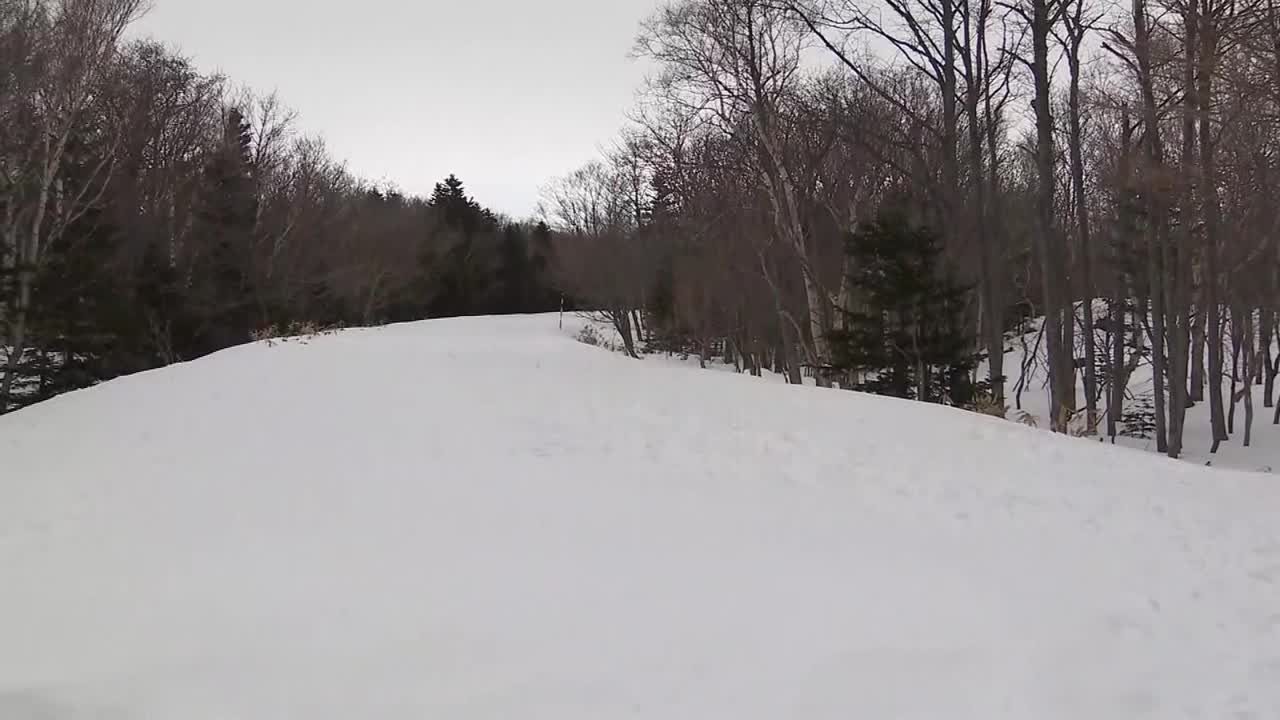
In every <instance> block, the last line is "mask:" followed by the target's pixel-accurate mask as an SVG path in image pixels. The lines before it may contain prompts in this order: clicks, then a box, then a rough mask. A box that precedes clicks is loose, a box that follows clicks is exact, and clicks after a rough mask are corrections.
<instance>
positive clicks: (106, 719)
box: [0, 316, 1280, 720]
mask: <svg viewBox="0 0 1280 720" xmlns="http://www.w3.org/2000/svg"><path fill="white" fill-rule="evenodd" d="M568 333H569V331H567V330H566V331H560V330H557V328H556V320H555V318H554V316H533V317H523V318H505V319H500V318H476V319H460V320H446V321H433V322H426V323H418V324H410V325H400V326H393V327H388V328H383V329H376V330H360V331H348V332H344V333H340V334H337V335H333V336H326V337H319V338H315V339H312V340H309V341H291V342H284V343H276V344H273V345H272V346H267V345H265V344H258V345H252V346H247V347H242V348H237V349H233V350H229V351H226V352H223V353H219V354H217V355H214V356H212V357H209V358H207V359H205V360H202V361H199V362H194V363H190V364H187V365H183V366H177V367H172V368H168V369H165V370H160V371H155V372H150V373H145V374H143V375H138V376H134V377H130V378H126V379H122V380H118V381H115V382H111V383H107V384H105V385H102V386H99V387H97V388H94V389H92V390H88V391H84V392H79V393H74V394H71V395H67V396H63V397H60V398H58V399H55V400H53V401H51V402H48V403H45V404H43V405H39V406H36V407H33V408H30V409H28V410H25V411H22V412H19V413H15V414H13V415H10V416H6V417H3V418H0V569H2V572H3V591H2V592H0V718H3V719H4V720H81V719H85V720H88V719H92V720H143V719H146V720H153V719H158V720H170V719H172V720H227V719H234V720H281V719H295V718H296V719H299V720H350V719H352V718H360V719H361V720H383V719H386V720H390V719H392V718H396V719H400V718H448V719H449V720H461V719H467V720H470V719H479V718H491V719H493V720H511V719H513V718H531V719H532V718H536V719H546V720H552V719H554V720H577V719H581V720H601V719H608V718H622V717H626V718H645V719H652V720H708V719H712V718H733V719H735V720H752V719H756V718H758V719H760V720H764V719H771V720H772V719H775V718H804V719H806V720H814V719H822V718H831V719H833V720H834V719H836V718H839V719H841V720H847V719H848V718H930V719H932V718H945V719H946V720H966V719H973V720H991V719H992V718H1018V719H1034V720H1040V719H1057V718H1061V719H1063V720H1068V719H1070V720H1078V719H1079V718H1090V719H1091V720H1099V719H1107V718H1116V719H1120V718H1123V719H1125V720H1133V719H1134V718H1161V719H1167V718H1184V717H1185V718H1191V717H1204V718H1222V717H1228V716H1230V717H1254V718H1270V717H1277V716H1280V585H1278V584H1277V583H1280V523H1278V522H1277V520H1276V519H1277V517H1280V495H1278V492H1277V490H1276V487H1275V485H1274V479H1273V478H1269V477H1266V476H1262V475H1251V474H1245V473H1227V472H1221V471H1215V470H1208V469H1204V468H1199V467H1194V466H1190V465H1187V464H1183V463H1174V462H1170V461H1167V460H1164V459H1161V458H1159V457H1154V456H1151V455H1149V454H1144V453H1139V452H1133V451H1128V450H1124V449H1118V448H1110V447H1105V446H1099V445H1098V444H1097V443H1091V442H1088V441H1084V440H1074V439H1069V438H1062V437H1055V436H1052V435H1049V434H1047V433H1044V432H1041V431H1035V430H1031V429H1028V428H1024V427H1020V426H1018V425H1017V424H1015V423H1009V422H1002V421H998V420H994V419H989V418H983V417H979V416H975V415H972V414H967V413H963V412H959V411H952V410H947V409H944V408H938V407H928V406H924V405H918V404H910V403H905V402H899V401H894V400H888V399H884V398H876V397H869V396H864V395H859V394H854V393H847V392H840V391H828V390H817V389H811V388H794V387H786V386H781V385H776V384H771V383H767V382H760V381H758V380H754V379H752V378H747V377H742V376H735V375H732V374H726V373H708V372H699V371H697V370H691V369H683V368H669V367H663V366H662V365H661V363H655V362H651V361H634V360H628V359H626V358H624V357H622V356H620V355H617V354H611V353H609V352H606V351H603V350H600V349H597V348H591V347H588V346H586V345H583V344H581V343H577V342H574V341H573V340H572V339H571V338H570V337H568V336H567V335H568Z"/></svg>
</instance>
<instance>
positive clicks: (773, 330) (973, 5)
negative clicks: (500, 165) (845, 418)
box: [548, 0, 1280, 457]
mask: <svg viewBox="0 0 1280 720" xmlns="http://www.w3.org/2000/svg"><path fill="white" fill-rule="evenodd" d="M635 53H636V54H637V55H638V56H640V57H643V58H647V59H648V60H649V61H651V62H652V63H653V64H654V65H655V67H656V68H657V71H656V72H655V73H654V75H653V77H652V79H651V81H650V83H649V86H648V87H647V88H646V92H645V94H644V99H643V100H642V102H641V103H640V106H639V107H638V108H637V110H636V111H635V112H634V113H633V116H634V118H635V122H634V124H633V125H632V126H630V127H627V128H624V129H622V131H621V132H620V135H619V139H618V141H617V142H616V146H615V149H614V150H613V151H612V152H610V153H609V154H608V155H607V156H606V157H602V158H601V159H600V160H599V161H598V162H596V163H593V164H592V165H591V166H589V167H586V168H583V169H582V170H580V171H578V172H576V173H573V174H571V175H569V176H567V177H565V178H562V179H560V180H559V181H557V182H556V183H555V184H554V185H553V186H552V187H551V188H550V190H549V193H548V194H549V205H548V207H549V216H550V217H552V218H554V219H555V221H556V222H554V223H553V227H555V228H560V229H563V230H565V231H567V232H571V233H573V234H575V235H577V236H579V237H581V238H582V239H583V240H584V242H583V247H585V248H587V250H586V255H584V256H583V257H582V258H580V261H581V262H584V263H587V264H588V265H590V270H589V271H582V272H572V271H571V272H569V273H568V274H567V276H566V277H567V278H568V279H569V281H570V286H571V287H574V288H575V289H576V291H577V292H578V294H579V295H580V296H581V297H582V298H583V299H584V300H586V301H588V302H589V303H590V304H591V305H592V306H593V307H603V308H605V309H606V310H608V311H610V313H611V317H613V318H614V319H615V322H614V325H615V326H616V328H617V329H618V331H619V333H621V334H622V335H623V337H624V338H627V337H628V336H629V335H631V334H632V333H634V332H636V331H635V330H634V328H635V326H636V325H637V324H639V323H644V325H643V328H642V330H640V331H639V332H640V333H641V334H642V335H645V336H650V335H651V336H653V337H655V338H657V339H658V340H659V341H660V343H661V342H673V341H674V342H678V343H681V344H683V345H684V346H685V348H686V350H689V348H690V347H692V348H693V350H695V351H698V352H700V353H701V354H702V355H703V357H704V358H705V357H709V356H718V355H720V354H721V353H723V356H724V357H725V358H727V359H730V361H732V362H734V363H736V364H737V365H738V366H739V367H740V368H742V369H743V370H744V371H748V372H754V373H759V372H761V370H762V369H767V370H772V371H776V372H781V373H785V374H787V375H788V377H789V379H790V380H791V381H792V382H802V381H803V380H804V378H806V377H811V378H813V381H814V382H816V383H817V384H819V385H826V386H832V385H834V386H839V387H845V388H854V389H865V390H871V391H874V392H882V393H885V394H891V395H897V396H900V397H910V398H915V399H919V400H930V401H935V402H945V403H948V404H953V405H958V406H962V407H967V408H970V409H975V410H979V411H982V412H988V413H991V414H995V415H1000V416H1004V415H1005V414H1006V413H1007V412H1008V409H1009V408H1008V399H1007V398H1005V397H1004V394H1005V380H1006V379H1007V378H1010V377H1014V378H1016V377H1018V375H1019V373H1026V371H1027V368H1026V367H1025V366H1024V367H1007V366H1006V363H1005V359H1006V355H1007V354H1009V352H1010V350H1011V344H1012V340H1013V338H1014V337H1025V334H1026V333H1027V332H1028V331H1029V330H1030V329H1032V328H1037V332H1036V333H1035V345H1034V347H1035V350H1034V352H1033V354H1032V358H1033V360H1034V362H1035V363H1038V364H1039V365H1041V370H1040V373H1041V376H1042V377H1044V378H1045V379H1046V380H1047V391H1048V394H1049V397H1050V415H1051V417H1050V418H1049V422H1050V424H1051V426H1052V428H1053V429H1054V430H1056V431H1059V432H1071V433H1074V434H1096V435H1100V436H1109V437H1111V438H1113V439H1114V438H1115V437H1116V435H1117V433H1118V432H1119V431H1120V430H1119V428H1120V426H1121V423H1122V421H1123V419H1124V418H1125V414H1126V412H1128V411H1129V410H1133V408H1132V407H1129V406H1132V405H1133V404H1134V398H1133V397H1131V396H1130V393H1129V389H1128V386H1129V379H1130V378H1131V377H1132V376H1133V375H1134V373H1135V371H1137V369H1138V368H1140V367H1141V368H1149V369H1150V372H1151V375H1152V378H1153V385H1154V388H1153V392H1152V397H1151V400H1152V408H1151V409H1150V411H1149V412H1150V418H1149V419H1150V425H1151V432H1152V433H1153V434H1154V439H1155V441H1156V444H1157V447H1158V449H1159V450H1160V451H1161V452H1165V453H1167V454H1168V455H1170V456H1172V457H1178V456H1180V455H1181V454H1182V452H1183V447H1184V442H1185V440H1186V438H1185V437H1184V434H1185V433H1184V421H1185V418H1186V414H1187V410H1188V409H1189V408H1190V407H1192V406H1194V405H1196V404H1199V403H1206V402H1207V403H1208V404H1209V410H1210V414H1211V418H1212V433H1213V438H1212V439H1211V440H1212V446H1213V449H1214V450H1215V451H1216V449H1217V447H1218V444H1219V443H1221V442H1224V441H1227V440H1229V439H1230V438H1231V435H1230V432H1229V431H1234V430H1237V429H1238V428H1237V427H1236V425H1237V424H1236V423H1234V422H1233V421H1234V418H1235V414H1236V413H1235V410H1236V407H1237V404H1240V405H1242V406H1243V408H1242V410H1243V411H1242V416H1243V422H1242V423H1240V424H1239V426H1240V427H1239V429H1242V430H1243V442H1244V444H1246V445H1247V444H1248V443H1249V442H1250V433H1251V429H1252V426H1253V421H1254V408H1253V393H1252V392H1251V391H1250V389H1251V387H1253V386H1254V385H1255V384H1259V385H1263V386H1264V393H1263V397H1264V398H1265V399H1264V404H1265V405H1266V406H1267V407H1273V406H1275V397H1274V396H1275V377H1276V374H1277V372H1278V371H1280V366H1278V361H1277V358H1276V357H1275V356H1274V355H1273V352H1274V349H1275V348H1274V345H1275V344H1274V339H1275V337H1276V334H1277V313H1276V308H1277V300H1278V299H1280V295H1278V291H1280V287H1278V286H1277V281H1278V278H1277V274H1276V270H1277V266H1278V260H1280V258H1278V257H1277V252H1280V245H1278V244H1277V229H1278V223H1280V214H1278V210H1280V208H1277V206H1276V203H1275V202H1274V197H1275V196H1276V193H1277V181H1278V180H1280V165H1278V164H1277V163H1278V160H1280V158H1278V157H1277V149H1278V146H1277V140H1280V135H1278V133H1277V129H1278V128H1280V125H1278V124H1277V123H1278V122H1280V113H1277V110H1280V8H1277V7H1276V4H1275V3H1274V2H1272V1H1271V0H1131V2H1129V3H1124V4H1111V3H1102V2H1097V1H1096V0H1015V1H1012V2H1004V1H1002V0H685V1H683V2H678V3H672V4H668V5H666V6H664V7H663V8H661V9H660V10H659V11H658V12H657V13H656V14H655V15H654V16H653V17H651V18H650V19H648V20H647V21H646V22H645V23H644V24H643V26H642V28H641V31H640V33H639V37H638V39H637V41H636V46H635ZM609 248H613V249H612V250H610V249H609ZM575 278H582V280H583V281H582V282H581V283H579V284H573V282H572V281H573V280H574V279H575ZM637 308H640V309H643V312H639V313H637V312H635V309H637ZM627 345H628V347H630V345H631V340H627ZM1272 421H1273V422H1277V421H1280V408H1278V409H1277V411H1276V413H1275V414H1274V415H1273V417H1272Z"/></svg>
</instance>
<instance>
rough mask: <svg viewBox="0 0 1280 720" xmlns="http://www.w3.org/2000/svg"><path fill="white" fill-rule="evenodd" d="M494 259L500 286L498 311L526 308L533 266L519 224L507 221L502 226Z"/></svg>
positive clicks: (505, 312)
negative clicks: (500, 242)
mask: <svg viewBox="0 0 1280 720" xmlns="http://www.w3.org/2000/svg"><path fill="white" fill-rule="evenodd" d="M498 262H499V264H498V283H499V285H500V286H501V287H500V293H501V296H500V300H499V303H498V312H500V313H503V314H514V313H523V312H529V311H530V310H531V308H530V306H529V305H530V303H529V301H530V293H529V288H530V286H531V285H532V282H531V280H532V278H531V273H532V269H533V268H532V263H531V262H530V259H529V244H528V241H527V240H526V238H525V234H524V230H523V229H522V228H521V227H520V226H519V225H516V224H515V223H510V224H508V225H507V226H506V227H504V228H503V229H502V245H501V247H500V248H499V259H498Z"/></svg>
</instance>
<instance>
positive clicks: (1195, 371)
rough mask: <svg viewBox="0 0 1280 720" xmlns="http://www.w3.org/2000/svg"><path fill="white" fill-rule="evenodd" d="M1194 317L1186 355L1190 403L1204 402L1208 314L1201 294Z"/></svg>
mask: <svg viewBox="0 0 1280 720" xmlns="http://www.w3.org/2000/svg"><path fill="white" fill-rule="evenodd" d="M1195 306H1196V307H1195V315H1193V317H1194V320H1193V321H1192V325H1191V347H1190V349H1189V351H1188V354H1189V355H1190V356H1191V394H1190V401H1191V402H1192V403H1202V402H1204V375H1205V372H1204V351H1205V332H1204V326H1205V323H1206V322H1207V320H1208V317H1209V314H1208V312H1207V311H1206V308H1205V304H1204V299H1203V294H1201V298H1200V299H1199V300H1198V301H1197V302H1196V303H1195Z"/></svg>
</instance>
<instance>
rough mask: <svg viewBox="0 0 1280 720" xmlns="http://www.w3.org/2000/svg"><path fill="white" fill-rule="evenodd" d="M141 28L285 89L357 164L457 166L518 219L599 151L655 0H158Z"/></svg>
mask: <svg viewBox="0 0 1280 720" xmlns="http://www.w3.org/2000/svg"><path fill="white" fill-rule="evenodd" d="M152 2H153V7H152V9H151V11H150V12H149V13H148V14H147V15H146V17H144V18H143V19H142V21H141V22H140V23H139V24H138V27H137V30H136V33H135V34H138V35H150V36H152V37H154V38H155V39H157V40H161V41H163V42H165V43H168V44H170V45H172V46H175V47H177V48H178V49H179V50H180V51H182V52H183V54H185V55H188V56H190V57H192V58H193V59H194V60H195V62H196V63H197V65H198V66H199V67H200V68H201V69H203V70H205V71H221V72H223V73H225V74H226V75H227V76H228V77H229V78H230V79H231V81H232V82H233V83H237V84H244V85H248V86H249V87H252V88H253V89H255V90H258V91H262V92H269V91H271V90H273V89H274V90H278V91H279V93H280V96H281V98H282V100H284V101H285V103H286V104H288V105H290V106H292V107H293V108H295V109H297V111H298V113H299V121H300V124H301V128H302V129H303V130H304V131H306V132H309V133H319V134H321V135H323V136H324V138H325V139H326V140H327V141H328V144H329V148H330V150H331V152H332V153H333V154H334V155H335V156H336V157H338V158H340V159H345V160H347V161H348V164H349V166H350V168H351V169H352V171H353V172H355V173H356V174H358V175H360V176H363V177H367V178H369V179H371V180H379V181H383V180H386V181H392V182H394V183H396V184H397V185H399V186H400V187H401V188H402V189H403V190H405V191H406V192H410V193H416V194H426V193H429V192H430V191H431V188H432V186H433V185H434V184H435V183H436V182H438V181H439V180H441V179H442V178H444V177H445V176H446V175H448V174H449V173H456V174H457V175H458V177H460V178H462V180H463V182H465V183H466V185H467V188H468V190H469V191H470V192H471V194H472V195H474V196H475V197H476V199H477V200H478V201H480V202H481V203H482V204H484V205H485V206H487V207H490V208H492V209H494V210H497V211H501V212H505V213H508V214H511V215H514V216H516V217H524V216H527V215H529V214H531V213H532V212H533V209H534V206H535V204H536V201H537V197H538V190H539V188H540V187H541V186H542V185H544V184H545V183H546V182H547V181H548V180H550V179H551V178H552V177H554V176H556V175H561V174H564V173H566V172H568V171H570V170H572V169H574V168H575V167H577V166H579V165H581V164H583V163H585V162H587V161H588V160H590V159H592V158H593V157H595V156H596V154H597V152H598V150H599V149H600V148H601V147H603V146H604V145H606V144H607V143H608V142H609V141H611V140H612V139H613V137H614V136H615V134H616V133H617V131H618V130H619V129H620V128H621V127H622V125H623V124H624V122H625V113H626V111H627V110H629V109H630V108H631V107H632V105H633V100H634V96H635V92H636V90H637V89H639V86H640V84H641V82H642V80H643V77H644V74H645V70H644V65H643V63H642V62H641V61H637V60H632V59H630V58H629V57H628V53H629V51H630V50H631V47H632V44H633V41H634V39H635V34H636V31H637V29H638V25H639V22H640V20H641V19H643V18H644V17H646V16H647V15H648V14H649V13H650V12H651V11H652V9H653V8H654V7H656V6H657V5H658V0H358V1H357V2H350V1H343V2H339V1H338V0H288V1H281V0H218V1H217V2H213V1H211V0H152Z"/></svg>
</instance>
